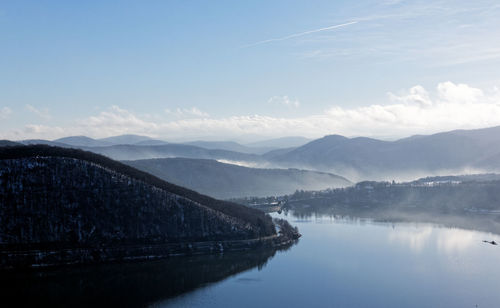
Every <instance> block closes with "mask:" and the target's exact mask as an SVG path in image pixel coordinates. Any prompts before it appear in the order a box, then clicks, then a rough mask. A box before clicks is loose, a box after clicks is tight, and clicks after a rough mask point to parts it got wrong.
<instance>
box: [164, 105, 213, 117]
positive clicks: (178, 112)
mask: <svg viewBox="0 0 500 308" xmlns="http://www.w3.org/2000/svg"><path fill="white" fill-rule="evenodd" d="M165 113H166V114H169V115H175V116H176V117H179V118H188V117H197V118H208V117H210V115H209V114H208V113H206V112H203V111H201V110H200V109H198V108H196V107H191V108H176V109H175V110H174V111H172V110H170V109H165Z"/></svg>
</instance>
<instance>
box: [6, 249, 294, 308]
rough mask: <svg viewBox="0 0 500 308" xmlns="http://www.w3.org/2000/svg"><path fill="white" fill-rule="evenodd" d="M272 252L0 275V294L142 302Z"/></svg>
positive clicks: (63, 301)
mask: <svg viewBox="0 0 500 308" xmlns="http://www.w3.org/2000/svg"><path fill="white" fill-rule="evenodd" d="M288 248H289V247H288ZM288 248H285V249H288ZM275 253H276V250H269V249H259V250H254V251H243V252H231V253H225V254H221V255H204V256H190V257H173V258H170V259H164V260H159V261H149V262H141V263H126V264H106V265H99V266H89V267H81V268H61V269H57V270H46V271H40V272H34V271H33V272H24V273H2V275H1V276H0V282H1V286H0V287H1V291H0V295H1V297H2V298H3V299H4V302H12V303H16V306H28V305H30V306H33V307H41V306H64V307H78V306H108V307H120V306H123V307H137V306H145V305H146V304H150V303H153V302H156V301H160V300H165V299H167V298H171V297H174V296H176V295H180V294H182V293H185V292H188V291H192V290H194V289H196V288H199V287H202V286H204V285H206V284H209V283H214V282H217V281H220V280H223V279H225V278H227V277H229V276H232V275H235V274H238V273H240V272H243V271H246V270H250V269H252V268H254V267H258V268H259V269H260V268H263V267H264V266H265V265H266V264H267V262H268V261H269V260H270V259H271V258H272V257H273V256H274V255H275ZM9 299H12V301H10V300H9Z"/></svg>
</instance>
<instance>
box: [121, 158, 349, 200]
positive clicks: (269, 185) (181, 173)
mask: <svg viewBox="0 0 500 308" xmlns="http://www.w3.org/2000/svg"><path fill="white" fill-rule="evenodd" d="M124 163H126V164H128V165H131V166H133V167H135V168H138V169H141V170H144V171H146V172H149V173H151V174H154V175H156V176H158V177H159V178H161V179H164V180H165V181H169V182H173V183H175V184H178V185H181V186H184V187H189V188H191V189H194V190H196V191H199V192H201V193H204V194H207V195H210V196H213V197H215V198H225V199H228V198H241V197H245V196H257V197H262V196H272V195H284V194H290V193H293V192H294V191H295V190H297V189H298V190H320V189H326V188H336V187H345V186H349V185H352V183H351V182H350V181H349V180H347V179H345V178H343V177H341V176H338V175H335V174H331V173H324V172H317V171H309V170H299V169H260V168H247V167H242V166H237V165H232V164H225V163H221V162H218V161H215V160H208V159H188V158H158V159H145V160H135V161H124Z"/></svg>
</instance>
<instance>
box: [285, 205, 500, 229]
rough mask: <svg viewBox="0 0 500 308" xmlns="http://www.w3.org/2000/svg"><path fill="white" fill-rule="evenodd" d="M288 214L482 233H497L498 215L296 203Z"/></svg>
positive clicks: (350, 221)
mask: <svg viewBox="0 0 500 308" xmlns="http://www.w3.org/2000/svg"><path fill="white" fill-rule="evenodd" d="M285 212H287V211H285ZM287 214H288V215H291V216H292V217H294V218H296V219H299V220H315V219H316V218H319V217H323V218H325V217H330V218H332V219H335V220H337V221H339V220H341V221H342V222H345V223H355V224H360V223H361V224H362V223H364V222H375V223H376V222H389V223H390V222H393V223H398V222H415V223H432V224H436V225H441V226H444V227H449V228H461V229H468V230H476V231H481V232H491V233H495V234H500V214H491V213H489V214H477V213H461V214H460V215H458V214H440V213H436V212H429V213H426V212H424V211H418V210H384V209H359V208H358V209H352V208H345V207H333V206H309V205H308V206H305V207H301V206H298V205H297V204H296V205H295V206H294V207H293V210H290V211H288V213H287Z"/></svg>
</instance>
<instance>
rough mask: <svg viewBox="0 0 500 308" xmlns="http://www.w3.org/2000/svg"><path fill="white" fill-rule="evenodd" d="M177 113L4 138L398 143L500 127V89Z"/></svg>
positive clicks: (116, 111)
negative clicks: (230, 112)
mask: <svg viewBox="0 0 500 308" xmlns="http://www.w3.org/2000/svg"><path fill="white" fill-rule="evenodd" d="M282 99H283V98H281V100H282ZM179 112H180V113H183V114H186V113H190V115H192V116H193V117H191V116H190V117H187V118H180V119H174V120H169V119H168V117H166V118H165V119H161V118H160V119H158V118H154V119H153V120H152V119H151V118H150V117H143V116H139V115H137V114H135V113H133V112H132V111H130V110H126V109H122V108H120V107H119V106H112V107H110V108H108V109H107V110H105V111H102V112H100V113H99V114H97V115H95V116H91V117H89V118H84V119H79V120H76V121H74V125H72V126H70V127H57V126H47V125H40V124H30V125H27V126H25V127H24V128H21V129H18V130H13V131H9V132H6V133H3V134H1V135H0V137H1V138H7V139H24V138H45V139H53V138H58V137H63V136H68V135H82V134H83V135H88V136H91V137H107V136H113V135H119V134H143V135H148V136H152V137H155V138H163V139H166V140H169V139H178V138H179V137H181V138H185V139H192V138H217V139H237V140H245V139H248V138H255V137H265V138H274V137H282V136H292V135H301V136H305V137H310V138H317V137H321V136H324V135H328V134H341V135H346V136H371V137H379V138H380V137H391V138H397V137H406V136H409V135H413V134H429V133H435V132H439V131H446V130H453V129H472V128H482V127H489V126H496V125H500V90H499V89H498V88H494V89H492V90H490V91H484V90H481V89H478V88H474V87H471V86H469V85H466V84H455V83H453V82H449V81H448V82H442V83H439V84H438V85H437V86H436V88H435V89H434V90H432V91H428V90H426V89H425V88H424V87H422V86H420V85H417V86H414V87H412V88H410V89H408V90H405V91H402V92H401V93H397V94H394V93H388V102H387V104H373V105H369V106H364V107H357V108H343V107H339V106H332V107H330V108H328V109H327V110H325V111H324V112H323V113H321V114H316V115H308V116H303V117H295V118H283V117H272V116H266V115H238V116H231V117H225V118H215V117H212V116H210V115H208V114H206V113H204V112H201V111H199V109H197V108H192V109H179Z"/></svg>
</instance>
